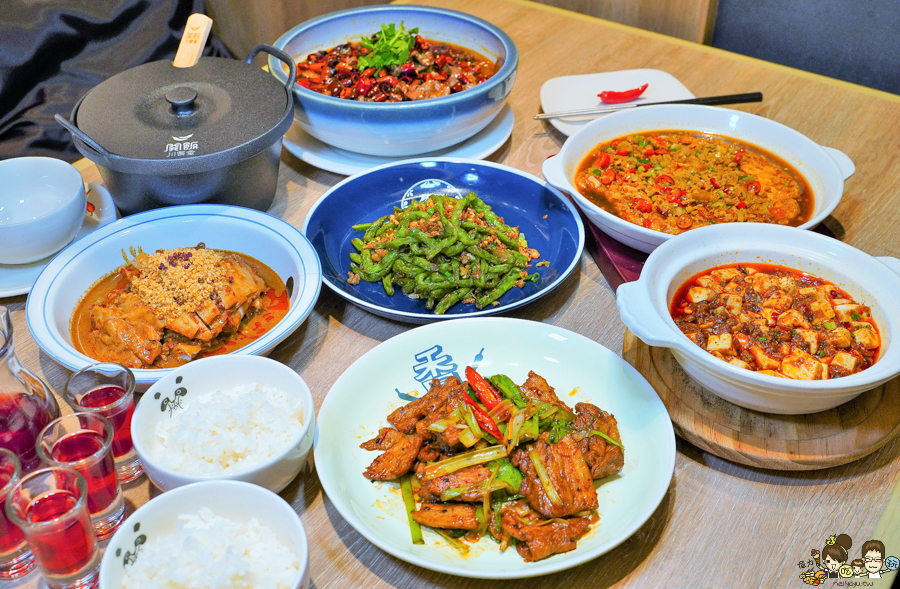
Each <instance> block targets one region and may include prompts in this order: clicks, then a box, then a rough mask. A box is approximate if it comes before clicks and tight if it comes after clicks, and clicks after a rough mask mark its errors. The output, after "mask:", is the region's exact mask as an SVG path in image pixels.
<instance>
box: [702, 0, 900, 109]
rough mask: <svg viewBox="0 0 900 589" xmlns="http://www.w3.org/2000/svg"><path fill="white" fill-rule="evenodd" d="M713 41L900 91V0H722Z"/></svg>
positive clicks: (898, 92) (825, 73) (880, 87)
mask: <svg viewBox="0 0 900 589" xmlns="http://www.w3.org/2000/svg"><path fill="white" fill-rule="evenodd" d="M712 44H713V46H714V47H719V48H721V49H727V50H728V51H734V52H736V53H742V54H744V55H749V56H752V57H758V58H760V59H764V60H766V61H771V62H775V63H780V64H782V65H787V66H790V67H795V68H798V69H802V70H806V71H810V72H814V73H817V74H823V75H826V76H830V77H832V78H837V79H840V80H846V81H848V82H853V83H856V84H861V85H863V86H868V87H870V88H876V89H879V90H884V91H887V92H892V93H894V94H900V0H719V7H718V14H717V17H716V25H715V30H714V33H713V43H712Z"/></svg>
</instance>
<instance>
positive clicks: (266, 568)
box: [100, 481, 309, 589]
mask: <svg viewBox="0 0 900 589" xmlns="http://www.w3.org/2000/svg"><path fill="white" fill-rule="evenodd" d="M308 585H309V545H308V543H307V539H306V532H305V531H304V529H303V524H302V523H301V522H300V516H299V515H297V512H296V511H294V510H293V508H292V507H291V506H290V505H289V504H288V503H287V502H286V501H285V500H284V499H282V498H281V497H279V496H278V495H276V494H275V493H272V492H271V491H269V490H267V489H263V488H261V487H259V486H257V485H251V484H249V483H245V482H241V481H205V482H202V483H195V484H192V485H187V486H184V487H180V488H178V489H174V490H173V491H171V492H169V493H164V494H162V495H159V496H157V497H155V498H153V499H151V500H150V501H149V502H148V503H146V504H145V505H143V506H142V507H140V508H139V509H138V510H137V511H135V512H134V513H133V514H131V516H129V517H128V519H126V520H125V521H124V522H123V523H122V526H121V527H120V528H119V529H118V530H117V531H116V533H115V535H113V537H112V538H111V539H110V541H109V545H108V546H107V548H106V551H105V552H104V554H103V560H102V561H101V563H100V586H101V587H103V588H104V589H138V588H139V589H225V588H227V589H252V588H257V587H259V588H262V587H265V588H266V589H307V587H308Z"/></svg>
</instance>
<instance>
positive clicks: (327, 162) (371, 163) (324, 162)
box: [284, 104, 515, 176]
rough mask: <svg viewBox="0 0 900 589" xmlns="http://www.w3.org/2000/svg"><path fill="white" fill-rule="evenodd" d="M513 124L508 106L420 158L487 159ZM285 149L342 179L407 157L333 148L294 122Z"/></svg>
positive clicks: (511, 128)
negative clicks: (456, 140) (472, 130)
mask: <svg viewBox="0 0 900 589" xmlns="http://www.w3.org/2000/svg"><path fill="white" fill-rule="evenodd" d="M514 122H515V116H514V115H513V111H512V108H510V106H509V105H508V104H507V105H506V106H504V107H503V109H502V110H501V111H500V113H499V114H498V115H497V116H496V117H494V120H493V121H491V122H490V124H489V125H488V126H487V127H485V128H484V129H482V130H481V131H479V132H478V133H476V134H475V135H473V136H472V137H470V138H468V139H466V140H465V141H463V142H462V143H458V144H456V145H453V146H451V147H446V148H444V149H439V150H437V151H432V152H430V153H423V154H422V156H421V157H463V158H468V159H476V160H479V159H482V158H486V157H487V156H489V155H491V154H492V153H494V152H495V151H497V150H498V149H500V147H501V146H502V145H503V144H504V143H506V140H507V139H509V136H510V135H511V134H512V130H513V123H514ZM284 147H285V149H287V150H288V151H289V152H291V153H292V154H294V155H295V156H297V157H298V158H300V159H301V160H302V161H304V162H306V163H308V164H310V165H313V166H315V167H317V168H321V169H322V170H326V171H328V172H334V173H335V174H344V175H345V176H350V175H353V174H359V173H361V172H365V171H367V170H371V169H372V168H374V167H376V166H381V165H384V164H389V163H391V162H396V161H400V160H403V159H407V158H408V157H409V156H406V157H378V156H374V155H366V154H364V153H353V152H352V151H346V150H343V149H339V148H337V147H332V146H330V145H328V144H326V143H322V142H321V141H319V140H318V139H316V138H315V137H313V136H312V135H309V134H307V133H304V132H303V130H302V129H301V128H300V127H299V126H298V125H297V124H296V123H295V124H293V125H291V128H290V129H288V132H287V134H286V135H285V136H284Z"/></svg>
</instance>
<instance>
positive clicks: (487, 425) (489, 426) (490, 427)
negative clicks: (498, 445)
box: [463, 395, 503, 441]
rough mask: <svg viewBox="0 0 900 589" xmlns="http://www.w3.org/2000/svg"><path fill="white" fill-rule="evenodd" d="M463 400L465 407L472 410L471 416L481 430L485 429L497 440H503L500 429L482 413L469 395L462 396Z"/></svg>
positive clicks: (488, 416)
mask: <svg viewBox="0 0 900 589" xmlns="http://www.w3.org/2000/svg"><path fill="white" fill-rule="evenodd" d="M463 399H465V401H466V405H468V406H469V407H471V408H472V415H474V416H475V421H477V422H478V425H480V426H481V427H482V428H484V429H486V430H487V432H488V433H489V434H491V435H492V436H494V437H495V438H497V440H498V441H499V440H502V439H503V434H501V433H500V428H499V427H497V424H496V423H494V420H493V419H491V416H490V415H488V414H487V413H485V412H484V409H482V408H481V407H479V406H478V403H476V402H475V401H473V400H472V398H471V397H469V395H463Z"/></svg>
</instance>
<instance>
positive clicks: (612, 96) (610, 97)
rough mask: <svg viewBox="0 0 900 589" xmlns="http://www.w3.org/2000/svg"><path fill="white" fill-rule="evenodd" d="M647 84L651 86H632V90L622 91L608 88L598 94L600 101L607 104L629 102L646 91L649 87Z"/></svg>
mask: <svg viewBox="0 0 900 589" xmlns="http://www.w3.org/2000/svg"><path fill="white" fill-rule="evenodd" d="M647 86H649V84H644V85H643V86H640V87H639V88H632V89H631V90H624V91H621V92H617V91H614V90H606V91H603V92H601V93H600V94H598V95H597V96H599V97H600V101H601V102H603V103H605V104H619V103H620V102H629V101H631V100H634V99H636V98H637V97H638V96H640V95H641V94H643V93H644V90H646V89H647Z"/></svg>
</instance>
